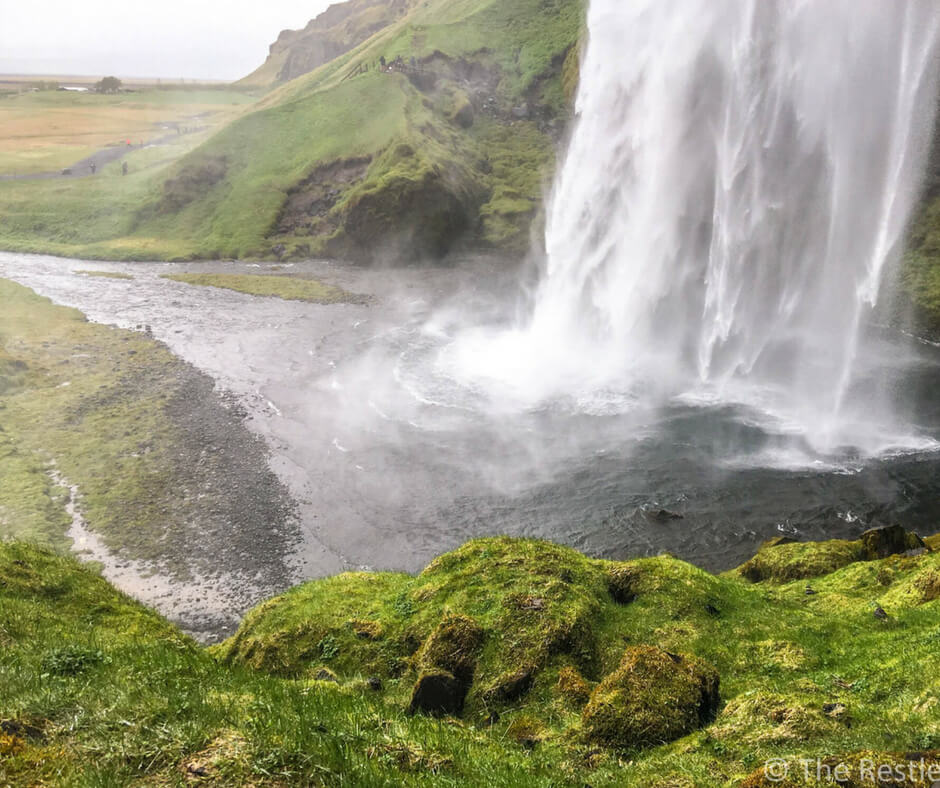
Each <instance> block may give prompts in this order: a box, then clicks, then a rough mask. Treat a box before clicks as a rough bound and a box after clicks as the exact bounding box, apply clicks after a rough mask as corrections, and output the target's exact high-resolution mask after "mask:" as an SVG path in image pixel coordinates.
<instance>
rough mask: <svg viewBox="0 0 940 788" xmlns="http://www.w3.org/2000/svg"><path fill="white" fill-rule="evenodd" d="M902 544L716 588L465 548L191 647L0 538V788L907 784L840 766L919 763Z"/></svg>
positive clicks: (911, 581)
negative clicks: (819, 775) (807, 766)
mask: <svg viewBox="0 0 940 788" xmlns="http://www.w3.org/2000/svg"><path fill="white" fill-rule="evenodd" d="M919 544H921V543H920V541H919V540H918V539H917V538H916V537H914V536H912V535H905V534H904V533H903V532H901V531H897V530H892V529H888V530H876V531H873V532H869V533H868V534H867V535H866V536H865V537H864V538H863V539H862V540H860V541H858V542H824V543H818V544H812V543H790V544H787V543H780V544H775V545H768V546H766V547H764V548H763V549H762V550H761V552H760V553H759V554H758V556H757V557H755V559H754V560H752V561H751V562H749V563H748V564H746V565H745V566H744V567H741V568H740V569H739V570H736V571H734V572H730V573H727V574H726V575H722V576H718V577H716V576H714V575H709V574H707V573H706V572H703V571H701V570H699V569H696V568H694V567H692V566H690V565H688V564H685V563H683V562H681V561H678V560H676V559H674V558H671V557H669V556H659V557H656V558H647V559H641V560H635V561H628V562H611V561H601V560H593V559H589V558H586V557H585V556H583V555H581V554H579V553H577V552H575V551H574V550H571V549H569V548H564V547H559V546H556V545H552V544H548V543H545V542H537V541H531V540H513V539H505V538H494V539H482V540H476V541H473V542H470V543H468V544H466V545H465V546H464V547H462V548H460V549H458V550H456V551H454V552H452V553H448V554H446V555H442V556H441V557H439V558H438V559H436V560H435V561H434V562H432V563H431V565H429V566H428V567H427V568H426V569H425V570H424V571H423V572H422V573H420V574H419V575H417V576H410V575H403V574H393V573H364V572H358V573H349V574H344V575H340V576H337V577H332V578H326V579H323V580H317V581H314V582H311V583H307V584H306V585H303V586H300V587H298V588H295V589H293V590H291V591H289V592H288V593H286V594H284V595H283V596H281V597H278V598H276V599H272V600H270V601H268V602H266V603H264V604H262V605H260V606H259V607H258V608H256V609H255V610H254V611H253V612H252V613H251V614H249V616H248V617H247V619H246V620H245V622H244V623H243V625H242V627H241V629H240V630H239V631H238V633H237V634H236V635H235V636H234V637H233V638H231V639H230V640H229V641H227V642H225V643H223V644H221V645H220V646H216V647H211V648H209V649H204V648H200V647H198V646H196V645H195V644H194V643H193V642H192V641H191V640H189V639H188V638H186V637H184V636H183V635H181V634H180V633H179V632H178V631H176V630H175V629H173V627H171V626H170V625H168V624H167V623H166V622H164V621H163V620H161V619H160V618H159V617H158V616H156V615H155V614H153V613H151V612H149V611H147V610H146V609H144V608H143V607H141V606H140V605H139V604H137V603H135V602H133V601H132V600H130V599H128V598H127V597H125V596H123V595H121V594H119V593H118V592H116V591H115V590H114V589H113V588H112V587H110V586H109V585H108V584H107V583H106V582H105V581H104V580H102V579H101V578H100V577H99V576H98V575H97V574H96V573H95V572H94V571H93V570H92V569H89V568H87V567H82V566H80V565H79V564H77V563H76V562H75V561H74V560H73V559H69V558H62V557H58V556H55V555H54V554H52V553H49V552H46V551H43V550H40V549H37V548H34V547H28V546H25V545H22V544H0V646H2V652H0V654H2V656H0V782H2V784H4V785H10V786H26V785H37V784H43V785H103V784H106V785H115V786H116V785H129V784H134V785H161V786H162V785H216V786H222V785H231V786H235V785H248V784H251V785H350V786H353V785H355V786H386V785H441V786H443V785H468V786H493V787H495V786H506V787H507V788H509V786H512V788H517V786H545V787H546V788H547V787H548V786H585V785H591V786H596V787H598V788H599V787H600V786H643V787H644V788H648V787H649V786H658V787H659V788H666V787H667V786H671V787H672V788H695V787H696V786H703V787H704V786H709V788H712V787H713V786H742V787H745V786H746V788H759V787H760V786H765V787H767V788H769V786H770V785H774V784H782V785H785V786H787V787H788V788H795V786H809V785H821V784H832V783H830V782H826V781H825V780H821V781H817V780H816V779H814V777H812V775H815V773H816V772H815V767H816V764H817V760H816V759H819V761H818V763H819V764H821V765H822V766H824V767H826V768H829V769H834V768H836V767H837V766H839V765H840V764H842V765H843V766H842V767H841V768H842V769H846V770H849V771H848V772H847V774H849V775H851V776H852V778H853V779H852V780H851V781H850V782H849V781H845V780H843V781H842V782H840V783H839V784H842V785H852V786H858V787H861V786H871V788H875V786H883V785H888V784H891V785H895V784H904V785H911V786H921V787H923V786H927V785H930V781H929V779H927V780H925V779H921V778H919V777H916V778H915V779H913V780H909V781H906V782H885V781H879V780H878V779H877V778H872V777H869V775H870V774H873V772H871V771H870V770H869V771H865V770H864V764H865V763H866V762H871V763H872V764H875V765H876V768H877V767H878V766H885V768H889V767H890V768H891V769H892V770H904V773H905V774H915V775H916V774H918V771H917V770H924V771H925V772H926V770H928V769H934V770H935V771H934V772H933V774H937V773H938V772H937V770H938V768H940V767H938V764H940V750H938V748H940V707H938V705H937V701H936V694H937V686H936V675H935V673H936V672H935V670H933V667H934V665H935V661H936V660H935V650H936V641H937V636H938V629H937V605H938V604H940V562H938V554H937V553H936V552H933V551H932V549H931V548H936V547H937V546H938V541H937V539H935V538H934V539H928V540H927V547H926V548H925V547H918V546H916V545H919ZM911 545H915V549H913V550H907V551H906V552H904V553H901V554H897V555H891V553H893V552H895V551H898V550H905V549H906V548H908V547H910V546H911ZM879 556H885V557H879ZM877 611H882V612H880V613H878V614H877V615H876V614H875V613H876V612H877ZM801 759H811V760H810V763H811V764H812V766H813V768H812V771H811V772H809V774H810V775H811V776H810V777H805V775H806V774H807V773H806V772H805V771H804V769H803V767H802V761H801ZM765 762H770V763H771V764H772V765H773V768H774V769H777V770H778V771H774V772H770V773H768V775H765V773H764V767H763V764H764V763H765ZM783 767H786V768H787V769H788V770H789V772H790V778H789V779H788V780H785V781H780V780H777V779H776V777H777V776H779V775H780V771H779V769H781V768H783ZM911 769H914V770H915V771H914V772H911V771H910V770H911ZM896 773H898V772H897V771H892V774H896ZM769 778H772V779H769Z"/></svg>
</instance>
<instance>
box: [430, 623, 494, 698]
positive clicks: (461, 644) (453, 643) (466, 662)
mask: <svg viewBox="0 0 940 788" xmlns="http://www.w3.org/2000/svg"><path fill="white" fill-rule="evenodd" d="M483 637H484V632H483V628H482V627H480V625H479V624H477V622H476V621H474V620H473V619H472V618H470V617H469V616H461V615H449V616H447V617H446V618H445V619H444V620H443V621H442V622H441V623H440V624H438V626H437V627H436V628H435V630H434V631H433V632H432V633H431V636H430V637H429V638H428V640H427V642H426V643H425V645H424V648H423V649H422V651H421V653H420V655H419V658H420V663H421V664H422V666H423V667H424V668H426V669H434V668H437V669H439V670H443V671H446V672H448V673H450V674H452V675H453V676H454V677H455V678H456V679H457V680H458V681H459V682H461V684H463V685H464V686H465V687H469V686H470V684H471V682H472V681H473V673H474V671H475V670H476V663H477V654H478V653H479V650H480V647H481V646H482V645H483Z"/></svg>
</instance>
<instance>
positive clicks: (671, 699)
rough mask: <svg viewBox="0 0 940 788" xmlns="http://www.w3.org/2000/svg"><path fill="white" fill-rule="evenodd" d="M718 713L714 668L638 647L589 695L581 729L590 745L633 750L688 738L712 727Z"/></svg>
mask: <svg viewBox="0 0 940 788" xmlns="http://www.w3.org/2000/svg"><path fill="white" fill-rule="evenodd" d="M717 708H718V672H717V671H716V670H715V669H714V668H713V667H712V666H710V665H708V664H707V663H705V662H703V661H702V660H699V659H695V658H694V657H689V656H686V655H676V654H670V653H667V652H665V651H662V650H661V649H658V648H654V647H651V646H634V647H631V648H628V649H627V650H626V651H625V652H624V655H623V658H622V659H621V661H620V665H619V666H618V667H617V670H615V671H614V672H613V673H611V674H610V675H608V676H607V677H606V678H605V679H604V680H603V681H602V682H601V683H600V684H599V685H598V686H597V688H596V689H595V690H594V692H592V693H591V698H590V700H589V701H588V705H587V706H586V707H585V709H584V713H583V714H582V723H583V727H584V735H585V736H586V737H587V739H588V741H591V742H595V743H598V744H604V745H607V746H611V747H615V748H617V749H621V750H632V749H637V748H640V747H649V746H651V745H657V744H662V743H664V742H670V741H672V740H674V739H678V738H680V737H682V736H685V735H687V734H689V733H691V732H692V731H693V730H695V729H696V728H699V727H701V726H702V725H705V724H706V723H708V722H710V721H711V719H712V717H713V716H714V714H715V712H716V711H717Z"/></svg>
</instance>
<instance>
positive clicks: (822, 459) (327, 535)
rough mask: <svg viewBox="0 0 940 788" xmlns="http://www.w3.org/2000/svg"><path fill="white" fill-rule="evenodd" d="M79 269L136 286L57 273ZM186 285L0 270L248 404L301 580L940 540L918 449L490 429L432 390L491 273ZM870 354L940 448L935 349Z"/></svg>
mask: <svg viewBox="0 0 940 788" xmlns="http://www.w3.org/2000/svg"><path fill="white" fill-rule="evenodd" d="M88 268H98V269H101V268H109V269H113V270H120V271H126V272H130V273H132V274H133V275H134V276H135V278H134V279H133V280H132V281H121V280H110V279H101V278H89V277H83V276H81V275H79V274H76V273H75V271H77V270H81V269H88ZM183 268H186V266H177V265H158V264H146V265H143V264H121V265H117V264H101V263H88V262H79V261H68V260H60V259H54V258H45V257H35V256H25V255H10V254H0V276H4V277H8V278H11V279H15V280H17V281H20V282H22V283H24V284H26V285H28V286H30V287H33V288H34V289H36V290H37V291H38V292H40V293H42V294H45V295H48V296H50V297H51V298H53V299H54V300H56V301H57V302H59V303H63V304H68V305H71V306H75V307H78V308H79V309H82V310H83V311H85V313H86V314H88V316H89V317H90V318H91V319H93V320H96V321H100V322H104V323H114V324H118V325H121V326H124V327H129V328H134V327H136V326H140V327H143V326H145V325H149V326H150V327H151V329H152V331H153V334H154V335H155V336H156V337H157V338H158V339H162V340H164V341H165V342H167V344H168V345H169V346H170V347H171V349H172V350H174V352H176V353H177V354H179V355H180V356H182V357H183V358H185V359H187V360H189V361H190V362H192V363H193V364H195V365H196V366H198V367H200V368H201V369H203V370H205V371H206V372H208V373H209V374H210V375H212V376H213V377H214V378H215V379H216V380H217V381H218V384H219V386H220V387H221V388H223V389H226V390H228V391H231V392H233V393H234V394H236V395H237V396H238V397H239V398H240V399H241V400H242V401H243V402H244V403H245V404H246V406H247V408H248V410H249V412H250V413H251V422H250V423H251V426H252V427H253V428H255V429H256V430H258V431H259V432H260V433H261V434H262V435H263V436H264V437H265V438H266V440H267V441H268V443H269V445H270V446H271V448H272V465H273V467H274V468H275V470H276V471H277V472H278V473H279V475H280V476H281V477H282V478H283V479H284V480H285V481H286V482H287V484H288V485H289V486H290V488H291V490H292V492H293V494H294V495H295V497H296V498H297V499H298V500H299V501H300V503H301V513H302V517H303V521H304V522H303V524H304V531H305V535H306V543H305V546H304V547H303V548H302V549H301V551H300V553H299V554H298V556H297V576H298V578H301V577H311V576H318V575H322V574H325V573H329V572H335V571H337V570H339V569H342V568H346V567H350V566H371V567H377V568H398V569H408V570H417V569H420V568H421V567H422V566H423V565H424V564H425V563H426V562H427V561H428V560H429V559H430V558H431V557H433V556H434V555H436V554H438V553H440V552H442V551H444V550H447V549H449V548H451V547H454V546H456V545H458V544H460V543H461V542H463V541H465V540H466V539H468V538H470V537H472V536H479V535H490V534H513V535H527V536H538V537H544V538H548V539H552V540H555V541H558V542H562V543H565V544H569V545H572V546H575V547H578V548H580V549H582V550H585V551H587V552H588V553H591V554H594V555H602V556H610V557H626V556H635V555H645V554H655V553H657V552H660V551H662V550H668V551H671V552H673V553H675V554H676V555H679V556H681V557H683V558H686V559H689V560H691V561H693V562H696V563H698V564H700V565H702V566H705V567H708V568H711V569H722V568H727V567H730V566H732V565H735V564H737V563H739V562H740V561H742V560H744V559H746V558H747V557H748V556H749V555H750V554H751V553H752V552H753V551H754V550H755V548H756V547H757V545H758V544H759V543H760V542H761V541H762V540H764V539H766V538H767V537H769V536H773V535H775V534H779V533H786V534H791V535H795V536H799V537H802V538H823V537H830V536H854V535H857V534H858V533H860V532H861V531H862V530H864V528H866V527H867V526H868V524H869V523H883V522H901V523H903V524H905V525H907V526H909V527H913V528H917V529H919V530H921V531H924V532H927V531H930V532H933V531H936V530H937V524H938V523H940V503H938V502H940V495H938V493H940V456H938V454H937V453H936V452H934V451H932V450H923V451H910V450H909V449H908V450H903V451H902V450H900V449H899V450H898V451H897V452H891V451H888V452H886V454H885V455H884V456H882V457H880V458H876V459H870V458H869V459H866V458H864V457H862V456H858V455H853V454H852V453H851V452H850V451H846V452H843V453H841V454H839V455H836V456H834V455H833V454H832V453H825V454H820V453H818V452H817V450H816V449H814V447H813V446H812V445H811V444H810V443H809V442H808V441H806V440H805V438H804V436H803V435H802V434H801V433H800V432H799V431H795V430H792V429H791V428H790V426H789V425H787V424H786V423H781V422H779V421H775V420H774V419H772V418H770V417H768V416H767V414H766V413H764V412H762V411H760V410H759V409H755V408H753V407H749V406H745V405H740V404H733V403H730V404H729V403H723V402H715V401H709V400H708V399H707V398H701V399H698V400H694V401H692V400H688V399H683V398H677V399H673V400H669V401H666V402H663V403H660V404H658V405H656V406H655V407H639V406H637V407H630V408H623V407H620V405H619V404H618V403H617V402H616V401H615V400H613V401H604V400H603V398H598V400H597V401H596V402H595V403H594V404H593V406H592V407H590V408H585V407H583V405H584V403H572V402H570V401H569V402H566V401H564V400H557V401H554V402H550V403H545V404H542V405H540V406H538V407H534V408H531V409H524V410H520V409H518V408H516V407H512V408H506V409H503V410H500V409H494V408H492V407H491V406H490V397H489V395H488V394H487V393H486V392H482V393H481V392H480V391H479V390H475V389H474V388H473V387H472V386H467V385H466V383H465V382H464V381H462V380H461V379H459V378H455V377H454V376H453V375H452V374H451V371H450V370H449V367H448V363H447V350H446V349H447V348H448V347H449V345H450V344H451V341H452V339H453V336H454V334H455V332H457V331H458V330H460V325H461V324H460V322H459V321H458V320H457V319H456V316H458V315H460V314H463V313H464V312H466V311H471V312H473V313H475V314H487V315H488V318H489V319H491V320H492V321H494V322H497V323H498V322H499V321H500V320H501V319H502V320H509V319H511V317H510V316H511V314H512V303H511V302H506V300H505V294H506V293H507V292H512V291H513V290H514V289H515V283H516V277H515V274H514V273H513V272H511V271H507V270H506V268H505V264H503V263H500V262H489V261H465V263H464V264H463V265H461V266H460V267H459V269H457V270H447V271H441V270H422V269H405V270H397V271H365V270H358V269H350V268H343V267H340V266H334V265H328V264H325V263H311V264H308V265H307V264H305V265H298V266H295V267H294V268H293V269H292V270H293V271H294V272H296V273H311V274H316V275H318V276H321V277H323V278H325V279H326V280H328V281H333V282H336V283H337V284H340V285H342V286H344V287H346V288H347V289H350V290H353V291H356V292H361V293H366V294H371V295H372V296H373V300H372V302H371V303H369V304H345V305H332V306H319V305H314V304H304V303H294V302H284V301H279V300H277V299H267V298H253V297H250V296H245V295H241V294H238V293H234V292H229V291H224V290H216V289H207V288H198V287H191V286H188V285H183V284H180V283H176V282H171V281H167V280H164V279H160V278H159V274H161V273H166V272H170V271H173V272H176V271H179V270H182V269H183ZM189 268H198V269H199V270H222V271H241V272H252V271H259V270H263V269H259V268H257V267H251V266H246V265H240V264H229V263H219V264H206V265H202V266H189ZM500 305H502V306H503V307H505V309H503V308H501V307H500ZM868 344H869V346H870V347H871V348H872V353H871V354H870V361H869V363H870V364H871V365H872V367H873V372H872V374H873V375H874V377H876V378H881V377H883V376H882V375H881V374H880V372H882V371H884V370H888V371H889V372H890V375H889V376H894V375H895V373H897V374H896V377H895V381H896V383H895V385H896V388H897V393H898V395H899V396H898V398H897V402H898V407H899V409H901V410H904V411H905V412H906V413H907V414H908V415H907V418H908V420H909V423H910V424H912V425H913V426H914V428H915V429H916V430H917V432H918V433H919V434H920V436H921V437H922V439H923V440H925V441H937V440H940V398H937V397H936V392H937V391H938V390H940V388H938V386H940V350H938V349H937V348H935V347H933V346H931V345H929V344H926V343H922V342H918V341H916V340H912V339H908V338H905V337H903V336H900V335H898V334H895V333H893V332H889V331H887V330H881V331H879V330H872V335H871V338H870V341H869V343H868ZM892 370H893V371H892ZM875 373H878V374H875ZM661 510H666V511H665V512H661ZM673 515H679V516H681V519H680V518H679V517H673Z"/></svg>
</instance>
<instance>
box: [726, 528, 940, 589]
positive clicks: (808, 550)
mask: <svg viewBox="0 0 940 788" xmlns="http://www.w3.org/2000/svg"><path fill="white" fill-rule="evenodd" d="M926 547H927V545H926V544H925V542H924V541H923V540H922V539H921V538H920V537H919V536H918V535H917V534H915V533H913V532H910V531H906V530H905V529H903V528H902V527H901V526H898V525H892V526H885V527H881V528H872V529H870V530H868V531H866V532H865V533H864V534H862V536H861V538H859V539H858V540H855V541H849V540H844V539H832V540H830V541H828V542H794V541H791V540H788V539H787V540H783V539H776V540H771V541H770V542H767V543H765V544H764V545H763V546H762V547H761V549H760V550H759V551H758V553H757V555H755V556H754V557H753V558H751V560H749V561H747V562H746V563H745V564H743V565H742V566H740V567H739V568H738V572H739V573H740V574H741V576H742V577H744V578H746V579H747V580H750V581H751V582H752V583H760V582H763V581H765V580H768V581H771V582H775V583H786V582H789V581H791V580H801V579H805V578H810V577H820V576H822V575H828V574H831V573H832V572H835V571H836V570H837V569H841V568H842V567H844V566H848V565H849V564H852V563H855V562H857V561H875V560H877V559H879V558H887V557H888V556H892V555H897V554H900V553H905V552H908V551H916V550H923V549H926Z"/></svg>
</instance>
